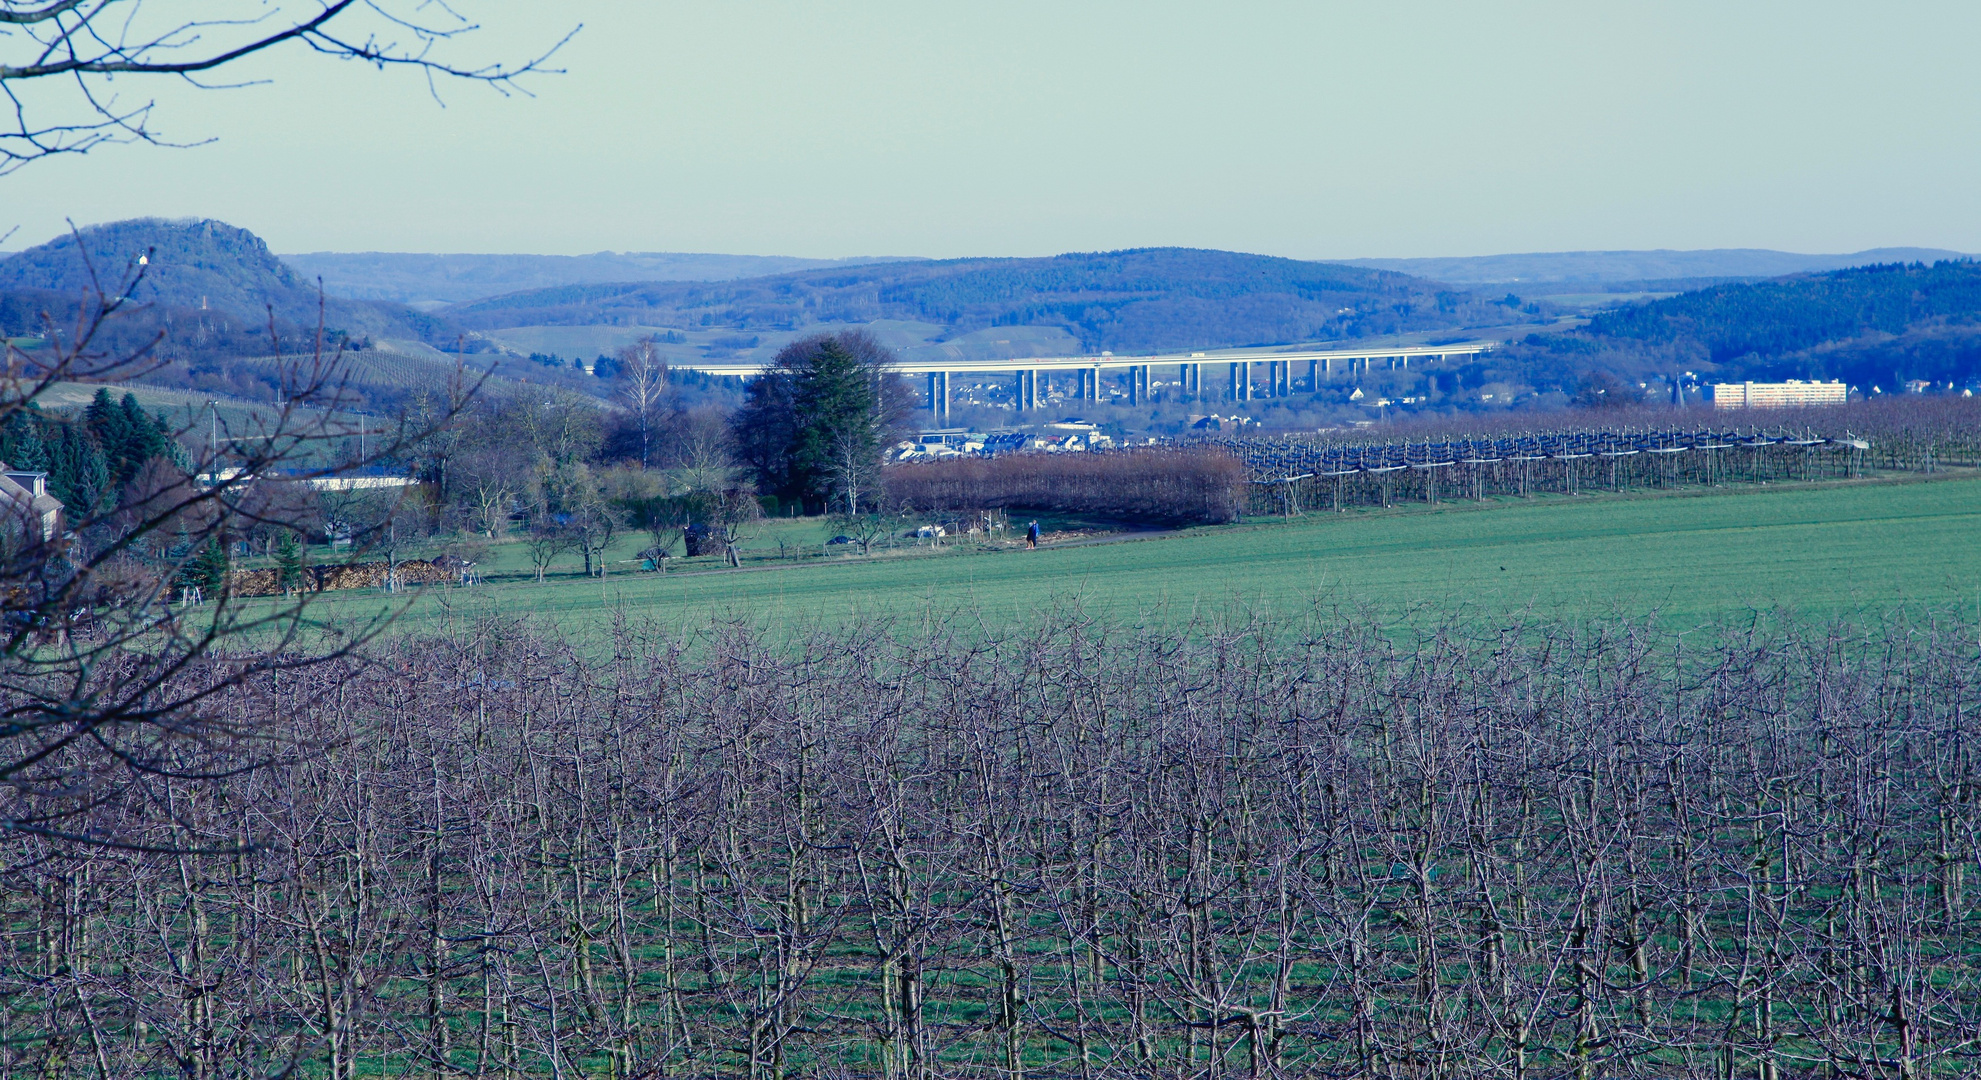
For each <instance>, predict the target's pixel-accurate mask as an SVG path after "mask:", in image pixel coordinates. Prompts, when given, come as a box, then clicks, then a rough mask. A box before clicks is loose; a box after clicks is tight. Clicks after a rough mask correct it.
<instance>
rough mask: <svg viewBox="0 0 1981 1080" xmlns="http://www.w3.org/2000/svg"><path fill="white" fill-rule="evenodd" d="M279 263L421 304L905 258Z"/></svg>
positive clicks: (311, 256)
mask: <svg viewBox="0 0 1981 1080" xmlns="http://www.w3.org/2000/svg"><path fill="white" fill-rule="evenodd" d="M282 260H283V261H284V262H286V263H288V264H289V265H290V266H291V267H293V268H294V269H295V270H296V272H297V273H298V274H299V275H301V276H302V277H303V278H304V279H305V280H311V281H313V280H315V279H316V278H318V277H321V278H322V279H323V287H324V289H325V290H326V291H327V292H329V293H331V294H332V295H335V296H345V297H350V298H352V299H354V300H389V301H393V302H396V303H402V304H418V305H421V306H426V305H429V304H439V303H461V302H464V301H469V300H479V299H481V298H483V297H489V296H497V295H500V294H502V293H512V292H521V291H522V290H525V289H543V288H551V287H554V286H558V285H583V284H592V283H597V282H605V281H733V280H736V279H737V278H750V277H766V276H769V275H771V274H784V273H790V272H792V271H794V270H810V269H817V268H820V267H835V266H837V267H843V266H858V265H862V264H865V263H876V262H899V261H905V260H901V259H896V258H889V257H876V258H852V259H800V258H795V257H790V256H783V255H701V254H686V253H675V252H635V251H629V252H613V251H601V252H598V253H597V254H593V255H465V254H463V255H422V254H416V253H404V252H383V251H366V252H333V251H316V252H310V253H308V254H301V255H284V256H282Z"/></svg>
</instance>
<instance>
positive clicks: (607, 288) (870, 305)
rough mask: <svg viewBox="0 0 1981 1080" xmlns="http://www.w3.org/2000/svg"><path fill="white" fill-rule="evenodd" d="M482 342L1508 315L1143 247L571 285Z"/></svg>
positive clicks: (1335, 267)
mask: <svg viewBox="0 0 1981 1080" xmlns="http://www.w3.org/2000/svg"><path fill="white" fill-rule="evenodd" d="M444 314H445V315H446V316H447V317H448V318H449V319H451V320H454V321H456V322H459V323H461V324H462V325H466V326H470V327H475V328H479V329H483V330H496V329H499V328H504V327H527V326H580V325H598V324H605V325H623V326H647V327H672V328H679V329H683V330H689V329H694V330H699V329H705V328H709V327H725V328H731V329H734V330H736V331H739V332H759V331H761V332H778V331H792V330H802V329H803V328H805V327H807V326H820V325H834V324H847V323H872V322H876V321H883V320H896V321H902V322H912V323H931V324H936V325H937V326H939V327H941V328H943V333H944V334H945V335H948V336H955V335H962V334H968V333H970V332H973V331H979V330H984V329H987V328H990V327H1030V328H1057V329H1060V330H1063V331H1064V332H1065V333H1066V334H1067V335H1070V340H1071V341H1072V342H1074V343H1077V345H1078V347H1079V348H1082V349H1085V350H1089V351H1097V350H1111V351H1115V352H1120V353H1124V354H1125V353H1137V352H1157V351H1165V350H1173V349H1190V348H1218V347H1227V346H1240V345H1259V344H1278V343H1284V342H1295V341H1313V340H1321V339H1341V338H1357V337H1367V336H1373V335H1379V334H1393V333H1401V332H1407V331H1413V330H1434V329H1441V328H1453V329H1456V328H1459V327H1464V326H1477V325H1490V324H1497V323H1504V322H1507V321H1508V316H1509V312H1508V310H1507V309H1506V308H1505V307H1502V306H1500V305H1498V304H1497V303H1495V302H1492V301H1488V300H1485V299H1483V298H1480V297H1476V296H1473V295H1472V294H1470V293H1465V292H1458V291H1454V290H1451V289H1448V288H1445V287H1443V286H1440V285H1438V284H1436V283H1434V282H1429V281H1424V280H1421V279H1419V278H1414V277H1410V276H1407V275H1404V274H1399V273H1393V272H1389V271H1383V270H1373V269H1366V268H1362V267H1354V266H1343V265H1340V264H1336V263H1319V262H1301V261H1298V260H1295V259H1281V258H1274V257H1270V256H1265V255H1247V254H1240V253H1236V252H1229V251H1202V250H1196V249H1188V248H1142V249H1136V250H1130V251H1111V252H1100V253H1091V254H1069V255H1058V256H1053V257H1051V258H1041V259H953V260H944V261H928V262H897V263H883V264H878V265H868V266H859V267H845V268H833V269H826V270H806V271H801V272H798V273H791V274H779V275H776V276H773V277H764V278H751V279H748V280H743V281H732V282H725V283H681V282H635V283H622V284H604V285H569V286H563V287H559V288H552V289H538V290H531V291H528V292H521V293H514V294H511V295H508V296H499V297H492V298H489V299H486V300H478V301H474V302H472V303H467V304H459V305H455V306H453V307H450V308H446V309H444Z"/></svg>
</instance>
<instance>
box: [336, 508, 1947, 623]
mask: <svg viewBox="0 0 1981 1080" xmlns="http://www.w3.org/2000/svg"><path fill="white" fill-rule="evenodd" d="M1022 520H1023V519H1018V518H1014V524H1016V525H1022ZM825 530H826V526H825V525H824V523H822V522H820V521H818V520H816V519H812V520H805V519H799V520H783V521H776V522H771V523H766V525H765V526H764V527H763V528H762V529H760V530H759V532H758V533H757V535H756V536H755V537H754V539H753V540H752V541H751V542H750V544H749V545H748V547H747V548H746V550H745V552H744V556H745V566H744V568H743V569H741V570H729V569H725V568H722V567H721V565H720V563H719V561H718V560H717V559H715V558H712V557H703V558H699V559H692V560H683V559H673V560H669V571H668V572H667V573H665V574H654V573H639V572H634V571H633V570H632V569H631V567H632V566H633V565H634V564H632V563H631V562H627V561H621V562H617V563H615V565H614V569H613V573H612V574H611V575H610V576H609V577H607V578H605V579H602V580H601V579H598V578H590V579H587V578H585V577H582V576H581V575H579V574H577V573H575V572H574V571H575V568H576V559H575V556H565V557H564V558H563V559H562V561H561V562H560V564H559V565H558V567H557V569H556V570H555V571H553V572H552V574H551V575H549V576H548V577H547V579H546V580H545V581H544V582H542V583H538V582H536V581H534V580H532V575H531V572H530V569H529V566H528V562H527V557H526V555H525V553H524V550H523V548H522V545H520V544H518V543H513V542H511V543H504V544H498V545H495V546H493V547H492V548H490V549H489V550H488V551H487V552H486V553H485V554H484V555H483V557H482V561H481V565H482V567H483V569H484V571H485V574H486V577H487V580H486V583H485V584H483V585H481V586H479V587H476V588H472V589H454V588H445V589H431V590H429V591H428V592H427V593H425V594H424V595H421V596H419V597H418V598H417V599H415V600H413V601H411V606H410V608H409V610H408V611H407V618H408V619H409V620H410V621H412V622H414V623H423V622H428V621H430V620H432V619H434V618H436V617H439V616H442V615H443V614H444V613H447V612H454V613H466V612H475V611H496V612H503V613H510V614H529V615H533V616H539V617H543V618H547V619H551V620H554V621H555V622H557V623H559V624H561V625H563V626H565V627H567V628H572V629H581V628H584V627H586V626H588V625H599V624H601V623H602V621H604V620H607V619H610V618H612V617H614V616H616V615H620V614H623V615H626V616H630V617H633V618H641V619H647V618H651V619H653V620H656V621H659V622H661V623H663V624H667V625H694V624H699V623H705V622H707V621H709V620H712V619H743V620H748V621H752V622H758V623H763V624H766V625H777V624H782V623H795V624H806V623H811V622H814V621H816V622H819V623H822V624H825V625H832V624H835V623H839V622H842V621H844V620H846V619H848V618H850V617H859V616H884V615H912V614H916V613H920V612H923V611H927V610H934V611H937V612H940V613H948V612H955V611H960V610H964V609H968V610H970V611H972V612H974V613H980V614H981V615H982V616H983V617H985V618H988V619H991V620H995V621H1004V620H1008V619H1024V618H1025V617H1026V616H1028V615H1029V614H1031V613H1032V612H1035V611H1037V610H1039V609H1041V608H1045V607H1048V606H1052V605H1067V604H1072V603H1077V604H1079V605H1080V606H1081V607H1082V608H1083V609H1085V610H1087V611H1088V612H1090V613H1093V614H1097V615H1099V614H1105V615H1108V616H1110V617H1113V618H1116V619H1123V620H1131V621H1133V620H1140V619H1146V618H1155V619H1160V620H1164V621H1171V622H1175V621H1183V620H1187V619H1189V618H1191V617H1193V616H1197V615H1203V614H1208V613H1229V612H1233V611H1241V610H1259V609H1267V610H1272V611H1277V612H1282V613H1284V612H1290V611H1295V610H1300V609H1304V608H1306V607H1308V606H1309V605H1311V604H1314V603H1317V602H1318V603H1321V604H1323V605H1327V606H1337V605H1338V606H1345V607H1367V608H1369V609H1371V610H1372V611H1373V612H1375V613H1377V614H1379V615H1381V616H1383V617H1385V618H1395V617H1403V616H1411V617H1417V618H1424V619H1436V618H1441V617H1443V616H1445V615H1447V614H1454V613H1455V614H1460V615H1469V616H1472V617H1478V618H1494V617H1498V616H1501V615H1504V614H1507V613H1512V612H1519V611H1532V612H1535V613H1537V614H1540V615H1544V616H1548V617H1561V618H1567V619H1582V618H1591V617H1603V616H1610V615H1631V616H1641V615H1647V614H1652V613H1656V614H1658V615H1659V616H1660V617H1662V618H1664V619H1666V620H1667V622H1668V624H1669V623H1670V622H1672V621H1676V622H1679V623H1689V622H1695V621H1697V622H1705V621H1715V622H1717V621H1723V620H1725V619H1727V618H1734V619H1738V617H1739V616H1740V614H1741V613H1742V612H1744V611H1794V612H1797V613H1800V614H1802V615H1806V616H1816V617H1830V616H1839V615H1851V614H1867V615H1868V614H1881V613H1884V612H1887V611H1889V610H1892V609H1894V608H1898V607H1905V608H1910V609H1915V610H1917V609H1922V608H1927V607H1935V606H1947V605H1970V606H1971V605H1974V604H1976V603H1977V602H1981V477H1977V476H1975V475H1972V474H1968V473H1965V472H1963V473H1957V474H1947V475H1943V476H1940V477H1938V478H1934V479H1931V480H1924V479H1921V480H1907V481H1865V482H1855V483H1841V484H1823V485H1776V486H1766V487H1743V488H1733V489H1721V490H1715V491H1707V492H1697V491H1686V492H1678V493H1656V494H1624V495H1608V494H1604V495H1593V496H1579V497H1562V496H1552V497H1542V498H1537V499H1533V500H1529V501H1520V500H1501V501H1493V502H1488V503H1486V504H1483V505H1481V504H1474V503H1465V502H1456V503H1446V504H1443V505H1441V506H1438V507H1404V508H1397V509H1391V510H1386V511H1384V510H1365V511H1358V512H1351V513H1347V514H1341V515H1334V514H1325V513H1322V514H1309V515H1307V516H1304V517H1298V518H1293V519H1290V520H1288V519H1265V520H1258V519H1255V520H1252V521H1248V522H1246V523H1244V524H1240V525H1235V526H1227V527H1216V528H1196V529H1186V530H1181V531H1177V532H1169V533H1156V534H1149V535H1147V536H1131V537H1128V538H1125V539H1118V540H1113V541H1111V542H1100V543H1075V544H1068V545H1064V546H1049V547H1047V548H1044V549H1042V550H1039V551H1036V552H1030V551H1025V550H1023V549H1022V548H1016V549H1013V548H990V547H987V546H983V545H971V544H958V545H953V546H951V547H948V548H945V549H943V550H942V551H941V552H939V553H938V552H932V551H930V550H929V549H926V548H912V547H904V548H902V549H898V550H896V551H894V552H886V553H883V552H876V554H875V555H873V556H871V557H861V556H859V555H857V554H845V555H840V554H837V552H839V551H845V550H848V549H847V548H845V547H839V548H834V549H833V550H834V552H835V554H833V555H831V556H826V555H824V554H822V551H823V549H822V548H821V541H822V540H824V539H825V537H826V536H827V535H828V533H827V532H826V531H825ZM780 540H782V541H783V543H784V545H785V547H784V549H783V553H782V555H780V551H779V548H778V542H779V541H780ZM647 543H648V541H647V540H646V538H645V537H644V535H643V534H633V535H627V536H625V537H624V538H623V539H622V541H621V542H620V543H618V544H615V549H614V551H613V558H614V559H615V560H630V559H631V558H632V556H633V553H634V552H635V551H637V550H638V549H639V548H640V547H643V546H645V544H647ZM405 603H407V601H406V599H405V597H404V596H403V595H402V596H400V597H398V598H391V597H386V596H383V595H381V594H377V593H371V592H365V593H355V592H354V593H350V594H332V595H331V596H329V597H327V598H325V600H324V602H322V603H321V605H320V606H319V608H318V610H319V612H320V613H321V614H323V615H324V616H325V617H327V618H335V617H338V616H340V615H341V616H346V617H349V616H357V615H369V614H373V613H376V612H378V611H380V610H383V609H385V608H386V607H388V606H398V605H402V604H405Z"/></svg>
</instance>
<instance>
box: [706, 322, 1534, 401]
mask: <svg viewBox="0 0 1981 1080" xmlns="http://www.w3.org/2000/svg"><path fill="white" fill-rule="evenodd" d="M1498 345H1499V342H1496V341H1469V342H1463V343H1458V344H1451V345H1418V346H1409V347H1399V348H1387V349H1335V350H1329V351H1325V352H1261V351H1256V350H1254V351H1249V352H1238V351H1234V350H1221V351H1217V352H1193V353H1187V354H1186V353H1172V354H1168V355H1163V356H1112V355H1107V354H1102V355H1100V356H1029V357H1018V358H1014V359H1008V360H959V359H948V358H944V359H936V360H904V361H902V362H901V363H899V364H897V365H895V370H896V371H899V372H901V373H902V374H904V375H922V376H926V377H927V379H928V394H929V410H930V411H931V412H933V413H934V414H935V417H936V419H937V420H938V421H942V420H947V419H948V418H949V377H950V376H951V375H952V374H963V373H968V372H977V373H980V374H989V373H1004V374H1008V375H1011V376H1012V377H1013V379H1014V380H1015V385H1014V387H1013V389H1015V390H1016V391H1017V402H1018V408H1019V409H1020V410H1021V411H1023V410H1032V409H1037V408H1039V406H1040V404H1041V403H1042V402H1043V401H1044V400H1045V389H1046V380H1048V379H1050V378H1051V377H1052V373H1055V372H1067V373H1071V375H1072V376H1073V377H1074V378H1075V379H1077V380H1078V389H1077V392H1076V393H1074V394H1073V395H1071V396H1072V397H1073V398H1074V399H1075V400H1079V401H1094V402H1098V401H1099V400H1100V399H1101V372H1102V371H1103V370H1107V369H1117V370H1118V369H1122V368H1126V369H1127V371H1128V375H1129V379H1128V403H1129V404H1131V405H1139V404H1141V403H1142V402H1144V401H1147V400H1149V369H1151V368H1157V367H1173V368H1176V369H1177V382H1178V383H1179V384H1180V386H1181V389H1182V391H1183V393H1185V394H1188V395H1191V396H1193V397H1197V398H1199V399H1204V385H1203V376H1204V366H1205V365H1206V364H1223V365H1225V369H1226V371H1225V381H1226V382H1227V384H1228V385H1227V387H1226V388H1225V391H1224V392H1223V393H1221V394H1219V395H1218V398H1219V399H1221V400H1226V401H1250V400H1252V399H1253V398H1255V397H1260V398H1271V397H1286V396H1288V395H1290V394H1292V393H1293V387H1294V378H1293V369H1294V365H1295V364H1305V365H1306V367H1307V370H1306V373H1305V378H1303V379H1301V380H1300V382H1301V383H1303V384H1304V385H1305V386H1306V388H1307V389H1308V390H1309V391H1310V392H1311V391H1314V390H1318V389H1320V387H1321V386H1322V385H1323V384H1324V383H1326V382H1327V381H1328V380H1329V379H1332V378H1335V377H1336V376H1348V375H1353V374H1355V373H1357V372H1362V371H1369V370H1372V369H1374V368H1376V367H1377V366H1378V365H1380V366H1382V367H1383V368H1385V369H1388V368H1407V367H1409V366H1410V365H1411V364H1412V363H1413V362H1415V363H1418V364H1435V363H1442V362H1445V361H1449V360H1452V359H1455V358H1464V357H1475V356H1478V355H1479V354H1480V353H1483V352H1486V351H1488V350H1490V349H1493V348H1495V347H1497V346H1498ZM668 366H670V367H674V368H679V369H681V370H684V371H700V372H703V373H705V374H709V375H729V376H742V377H748V376H751V375H761V374H763V372H764V369H765V367H767V366H768V365H767V363H766V362H765V361H761V360H703V361H693V362H688V363H671V364H669V365H668ZM1215 385H1216V384H1215V382H1214V383H1213V386H1215Z"/></svg>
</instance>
